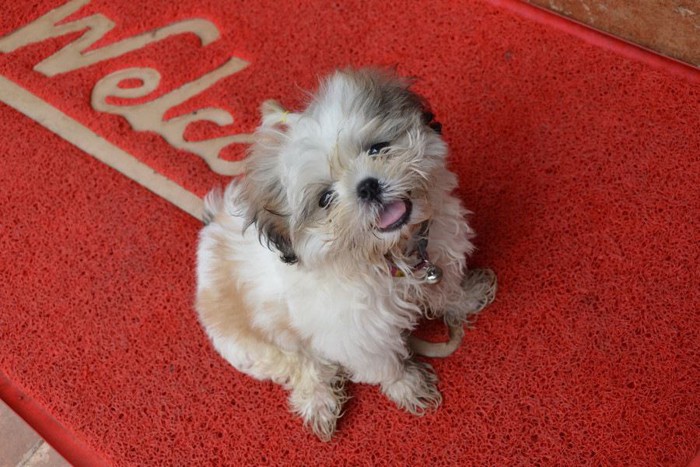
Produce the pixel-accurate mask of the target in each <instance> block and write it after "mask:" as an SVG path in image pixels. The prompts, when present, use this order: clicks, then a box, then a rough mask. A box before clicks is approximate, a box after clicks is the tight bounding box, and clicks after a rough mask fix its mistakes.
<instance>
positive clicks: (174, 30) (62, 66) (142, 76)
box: [0, 0, 251, 175]
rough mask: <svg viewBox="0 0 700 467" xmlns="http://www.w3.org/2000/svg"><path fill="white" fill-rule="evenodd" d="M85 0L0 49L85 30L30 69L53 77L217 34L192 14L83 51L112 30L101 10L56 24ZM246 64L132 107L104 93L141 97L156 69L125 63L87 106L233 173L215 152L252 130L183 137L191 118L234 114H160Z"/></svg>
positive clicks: (238, 62) (236, 62)
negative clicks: (132, 83) (172, 40)
mask: <svg viewBox="0 0 700 467" xmlns="http://www.w3.org/2000/svg"><path fill="white" fill-rule="evenodd" d="M89 2H90V0H71V1H69V2H68V3H66V4H64V5H63V6H60V7H58V8H56V9H54V10H51V11H50V12H48V13H46V14H45V15H43V16H41V17H40V18H38V19H36V20H34V21H32V22H31V23H29V24H27V25H25V26H23V27H22V28H20V29H17V30H16V31H14V32H12V33H10V34H8V35H6V36H5V37H2V38H0V52H3V53H10V52H13V51H15V50H17V49H20V48H22V47H25V46H27V45H30V44H35V43H39V42H42V41H45V40H47V39H50V38H55V37H61V36H64V35H66V34H69V33H75V32H80V31H85V32H84V33H83V34H82V35H81V36H80V37H79V38H77V39H75V40H74V41H73V42H71V43H69V44H68V45H66V46H64V47H63V48H62V49H60V50H59V51H58V52H56V53H54V54H53V55H51V56H49V57H47V58H45V59H44V60H42V61H41V62H39V63H37V64H36V65H35V66H34V70H35V71H38V72H39V73H42V74H44V75H45V76H48V77H52V76H56V75H58V74H62V73H67V72H70V71H74V70H78V69H80V68H85V67H88V66H90V65H94V64H95V63H99V62H102V61H105V60H110V59H113V58H116V57H119V56H121V55H124V54H126V53H129V52H132V51H135V50H138V49H141V48H143V47H146V46H147V45H149V44H152V43H154V42H158V41H161V40H163V39H165V38H167V37H171V36H175V35H180V34H185V33H192V34H195V35H196V36H197V37H198V38H199V39H200V42H201V44H202V46H206V45H208V44H210V43H212V42H214V41H216V40H218V39H219V37H220V33H219V30H218V29H217V27H216V26H215V25H214V24H213V23H211V22H210V21H207V20H204V19H198V18H194V19H187V20H183V21H178V22H175V23H171V24H169V25H166V26H164V27H162V28H158V29H154V30H151V31H147V32H144V33H142V34H139V35H136V36H133V37H129V38H126V39H122V40H120V41H117V42H114V43H112V44H109V45H105V46H103V47H100V48H97V49H94V50H90V51H88V52H86V50H87V49H88V48H89V47H90V46H92V45H93V44H95V43H96V42H97V41H99V40H100V39H102V38H103V37H104V36H105V35H106V34H107V33H108V32H109V31H111V30H112V29H113V28H114V26H115V23H114V22H113V21H112V20H111V19H109V18H107V17H106V16H104V15H102V14H94V15H92V16H88V17H84V18H80V19H76V20H74V21H70V22H65V23H62V24H58V23H61V22H62V21H63V20H65V19H66V18H67V17H68V16H70V15H72V14H74V13H75V12H77V11H78V10H80V9H81V8H82V7H84V6H85V5H87V4H88V3H89ZM248 65H249V64H248V62H246V61H244V60H242V59H240V58H236V57H232V58H230V59H229V60H228V61H227V62H226V63H224V64H223V65H222V66H220V67H219V68H217V69H215V70H213V71H211V72H209V73H207V74H205V75H203V76H202V77H200V78H198V79H196V80H194V81H192V82H191V83H187V84H184V85H183V86H181V87H180V88H178V89H176V90H174V91H171V92H170V93H167V94H165V95H163V96H161V97H159V98H157V99H154V100H153V101H151V102H147V103H144V104H138V105H131V106H116V105H111V104H108V103H107V102H106V99H107V98H108V97H124V98H137V97H145V96H146V95H148V94H149V93H151V92H152V91H153V90H155V89H156V88H157V87H158V85H159V83H160V74H159V73H158V72H157V71H156V70H153V69H152V68H130V69H126V70H121V71H117V72H115V73H112V74H110V75H108V76H106V77H104V78H103V79H101V80H100V81H99V82H98V83H97V85H96V86H95V88H94V89H93V94H92V105H93V108H95V110H98V111H102V112H108V113H111V114H115V115H121V116H123V117H124V118H126V119H127V121H128V122H129V123H130V124H131V126H132V128H133V129H134V130H136V131H153V132H156V133H158V134H160V135H161V136H162V137H163V138H164V139H165V140H166V141H167V142H168V143H169V144H171V145H172V146H174V147H176V148H177V149H182V150H185V151H189V152H192V153H194V154H196V155H198V156H200V157H201V158H202V159H204V160H205V161H206V162H207V164H208V165H209V167H210V168H211V169H212V170H213V171H215V172H217V173H220V174H223V175H235V174H237V173H239V172H240V169H241V164H240V163H239V162H229V161H224V160H222V159H220V157H219V155H220V153H221V150H222V149H223V148H225V147H226V146H229V145H231V144H235V143H249V142H250V141H251V135H249V134H234V135H229V136H225V137H220V138H213V139H209V140H202V141H187V140H185V138H184V133H185V130H186V128H187V126H188V125H189V124H190V123H193V122H195V121H209V122H212V123H215V124H217V125H219V126H223V125H230V124H231V123H233V116H232V115H231V114H230V113H228V112H226V111H225V110H222V109H218V108H212V107H210V108H206V109H199V110H196V111H194V112H192V113H191V114H188V115H181V116H178V117H174V118H171V119H169V120H167V121H165V120H163V117H164V115H165V114H166V113H167V111H168V110H169V109H170V108H172V107H174V106H176V105H179V104H181V103H183V102H185V101H187V100H189V99H190V98H192V97H193V96H195V95H198V94H201V93H202V92H203V91H205V90H206V89H208V88H210V87H211V86H213V85H214V84H215V83H216V82H218V81H220V80H222V79H224V78H226V77H228V76H231V75H233V74H234V73H238V72H239V71H241V70H243V69H244V68H246V67H247V66H248ZM130 78H137V79H139V80H140V81H141V82H142V85H141V86H139V87H136V88H127V89H123V88H120V87H119V86H118V84H119V83H120V82H121V81H123V80H125V79H130Z"/></svg>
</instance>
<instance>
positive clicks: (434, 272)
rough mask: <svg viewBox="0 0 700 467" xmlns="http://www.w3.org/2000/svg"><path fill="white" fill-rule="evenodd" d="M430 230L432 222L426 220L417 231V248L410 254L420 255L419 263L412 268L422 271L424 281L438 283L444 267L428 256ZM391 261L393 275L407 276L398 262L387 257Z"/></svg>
mask: <svg viewBox="0 0 700 467" xmlns="http://www.w3.org/2000/svg"><path fill="white" fill-rule="evenodd" d="M429 232H430V222H429V221H425V222H423V223H422V224H421V226H420V229H419V230H418V232H417V233H416V235H415V237H414V239H415V244H416V247H415V250H413V251H411V252H410V253H409V255H408V256H411V255H413V254H415V255H416V256H417V257H418V263H417V264H416V265H415V266H413V268H411V269H412V270H413V271H414V272H421V273H422V275H423V281H425V282H426V283H428V284H431V285H432V284H437V283H438V282H440V280H441V279H442V269H440V267H439V266H437V265H435V264H433V263H432V262H430V257H429V256H428V233H429ZM387 262H388V263H389V271H390V273H391V275H392V277H405V276H406V275H405V274H404V272H403V271H402V270H401V269H399V267H398V266H397V265H396V263H395V262H394V261H393V260H392V259H391V258H389V257H387Z"/></svg>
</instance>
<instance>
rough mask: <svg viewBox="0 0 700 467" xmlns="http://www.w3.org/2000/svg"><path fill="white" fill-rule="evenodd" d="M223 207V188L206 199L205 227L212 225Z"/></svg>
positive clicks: (214, 191) (214, 190)
mask: <svg viewBox="0 0 700 467" xmlns="http://www.w3.org/2000/svg"><path fill="white" fill-rule="evenodd" d="M223 207H224V192H223V190H222V189H221V187H216V188H214V189H213V190H211V191H210V192H209V193H207V195H206V196H205V197H204V213H203V214H202V222H204V225H207V224H210V223H211V222H212V221H213V220H214V218H215V217H216V215H217V214H218V213H219V212H220V211H221V210H222V209H223Z"/></svg>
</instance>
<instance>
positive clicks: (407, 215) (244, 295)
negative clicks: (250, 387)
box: [196, 69, 496, 440]
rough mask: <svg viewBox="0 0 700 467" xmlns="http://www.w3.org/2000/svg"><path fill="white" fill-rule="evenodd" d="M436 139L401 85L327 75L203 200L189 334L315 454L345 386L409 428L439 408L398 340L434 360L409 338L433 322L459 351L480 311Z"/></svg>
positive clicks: (425, 372) (270, 109) (427, 379)
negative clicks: (283, 406)
mask: <svg viewBox="0 0 700 467" xmlns="http://www.w3.org/2000/svg"><path fill="white" fill-rule="evenodd" d="M440 129H441V128H440V125H439V124H438V123H436V122H435V121H434V120H433V115H432V114H431V113H430V111H429V110H428V107H427V104H426V102H425V101H424V100H423V99H422V98H421V97H419V96H418V95H417V94H415V93H414V92H412V91H411V90H410V89H409V82H408V81H406V80H403V79H400V78H398V77H396V76H394V75H393V74H392V73H390V72H386V71H381V70H371V69H363V70H347V71H340V72H336V73H335V74H333V75H332V76H330V77H329V78H327V79H326V80H325V81H323V83H322V84H321V86H320V89H319V91H318V93H317V94H316V95H315V97H313V100H312V101H311V103H310V104H309V106H308V108H307V109H306V110H304V111H303V112H301V113H288V112H286V111H284V110H283V109H282V108H281V107H279V105H278V104H276V103H274V102H267V103H266V104H264V105H263V122H262V125H261V126H260V128H258V130H257V131H256V137H255V139H256V142H255V143H254V144H253V146H252V147H251V150H250V153H249V156H248V158H247V159H246V164H247V165H246V173H245V176H244V177H243V178H242V179H241V180H234V181H233V182H232V183H231V184H230V185H229V186H228V187H227V188H226V190H225V192H224V193H220V192H212V193H210V194H209V195H208V196H207V198H206V201H205V211H206V215H205V216H206V221H208V225H206V226H205V227H204V229H203V230H202V232H201V237H200V243H199V248H198V264H197V281H198V283H197V297H196V309H197V311H198V313H199V318H200V321H201V323H202V325H203V327H204V329H205V330H206V332H207V334H208V335H209V337H210V338H211V340H212V343H213V345H214V347H215V348H216V350H217V351H218V352H219V353H220V354H221V355H222V356H223V357H224V358H225V359H226V360H227V361H228V362H229V363H230V364H231V365H233V366H234V367H235V368H236V369H238V370H239V371H241V372H243V373H245V374H247V375H250V376H252V377H253V378H257V379H260V380H272V381H274V382H276V383H278V384H281V385H283V386H284V387H285V388H287V389H288V390H289V391H290V396H289V402H290V406H291V408H292V410H293V411H294V412H295V413H297V414H298V415H299V416H300V417H301V418H302V419H303V420H304V422H305V423H306V424H307V425H308V426H309V427H310V428H311V430H312V431H313V432H314V433H315V434H316V435H317V436H318V437H319V438H320V439H322V440H329V439H330V438H331V436H332V435H333V433H334V431H335V427H336V422H337V420H338V418H339V416H340V414H341V409H342V406H343V402H344V400H345V399H346V396H345V390H344V383H345V381H346V379H349V380H350V381H353V382H357V383H368V384H376V385H379V387H380V388H381V391H382V392H383V393H384V394H385V395H386V396H387V397H388V398H389V399H391V400H392V401H394V402H395V403H396V404H397V405H398V406H399V407H401V408H403V409H405V410H407V411H409V412H411V413H414V414H422V413H424V411H426V410H427V409H432V408H435V407H437V406H438V405H439V404H440V402H441V396H440V393H439V392H438V389H437V387H436V384H437V377H436V376H435V374H434V373H433V370H432V368H431V366H430V365H428V364H427V363H424V362H421V361H418V360H416V359H415V358H414V357H413V353H414V352H412V350H411V346H410V345H409V340H410V342H411V343H412V344H413V346H414V348H416V349H417V350H418V351H419V352H420V353H422V354H428V355H431V354H440V351H434V349H433V350H431V346H430V344H427V343H425V342H421V341H419V340H415V339H414V340H411V339H410V336H409V334H410V332H411V330H412V329H413V328H414V327H415V325H416V323H417V321H418V320H419V319H420V318H438V317H439V318H442V319H443V320H444V321H445V322H446V323H447V324H448V325H450V326H451V329H452V334H453V336H457V338H459V337H461V329H462V324H463V323H465V322H466V321H467V320H468V319H469V318H470V316H471V315H472V314H474V313H476V312H478V311H480V310H481V309H482V308H483V307H485V306H486V305H487V304H488V303H490V302H491V301H492V300H493V298H494V294H495V289H496V281H495V276H494V275H493V273H492V272H491V271H489V270H476V272H474V271H472V272H471V274H467V272H466V271H467V269H466V256H467V255H469V254H470V253H471V252H472V250H473V246H472V243H471V242H470V239H471V238H472V237H473V231H472V229H471V228H470V227H469V225H468V224H467V222H466V220H465V215H466V214H467V212H466V210H465V209H464V208H463V207H462V205H461V204H460V201H459V199H457V198H456V197H455V196H453V195H452V192H453V190H454V189H455V187H456V186H457V177H456V176H455V175H454V174H453V173H451V172H450V171H449V170H448V169H447V168H446V165H445V158H446V155H447V147H446V145H445V143H444V141H443V140H442V138H441V136H440ZM453 348H454V345H452V348H450V349H448V350H447V352H445V353H448V352H449V351H450V350H453ZM443 350H444V349H443Z"/></svg>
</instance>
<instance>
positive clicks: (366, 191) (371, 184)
mask: <svg viewBox="0 0 700 467" xmlns="http://www.w3.org/2000/svg"><path fill="white" fill-rule="evenodd" d="M381 194H382V187H381V185H380V184H379V180H377V179H376V178H372V177H369V178H365V179H364V180H362V181H361V182H360V183H358V184H357V196H358V197H359V198H360V199H361V200H364V201H378V200H379V195H381Z"/></svg>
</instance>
